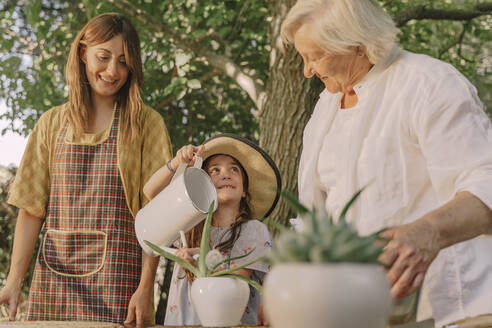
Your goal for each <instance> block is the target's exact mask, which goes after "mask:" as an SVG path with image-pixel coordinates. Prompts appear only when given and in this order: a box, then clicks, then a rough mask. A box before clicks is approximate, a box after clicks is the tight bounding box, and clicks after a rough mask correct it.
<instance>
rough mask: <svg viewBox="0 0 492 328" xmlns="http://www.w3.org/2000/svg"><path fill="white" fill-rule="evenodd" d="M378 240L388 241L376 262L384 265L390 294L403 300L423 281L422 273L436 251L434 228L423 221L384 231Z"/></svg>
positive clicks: (436, 238) (436, 235)
mask: <svg viewBox="0 0 492 328" xmlns="http://www.w3.org/2000/svg"><path fill="white" fill-rule="evenodd" d="M381 237H384V238H388V239H390V241H389V242H388V244H387V245H386V247H385V250H384V252H383V254H381V256H380V257H379V260H380V261H381V262H382V263H383V264H385V265H387V266H388V267H387V269H386V276H387V278H388V280H389V281H390V283H391V285H392V287H391V295H392V296H393V297H394V298H404V297H406V296H408V295H410V294H411V293H413V292H415V291H416V290H417V289H418V288H419V287H420V285H421V284H422V282H423V280H424V276H425V273H426V272H427V269H428V268H429V266H430V264H431V263H432V261H433V260H434V259H435V258H436V256H437V254H438V253H439V250H440V239H439V233H438V231H437V229H436V228H435V227H434V226H433V225H432V224H430V223H429V222H427V221H426V220H423V219H419V220H417V221H415V222H412V223H409V224H405V225H402V226H399V227H395V228H391V229H388V230H386V231H384V232H382V233H381Z"/></svg>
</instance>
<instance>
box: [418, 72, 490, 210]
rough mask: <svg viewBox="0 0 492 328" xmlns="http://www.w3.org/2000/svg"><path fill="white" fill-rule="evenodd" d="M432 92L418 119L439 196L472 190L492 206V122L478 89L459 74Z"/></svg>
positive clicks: (430, 170) (419, 134)
mask: <svg viewBox="0 0 492 328" xmlns="http://www.w3.org/2000/svg"><path fill="white" fill-rule="evenodd" d="M427 92H428V93H427V101H424V102H423V105H422V106H421V107H420V108H418V109H417V110H416V112H415V113H416V114H417V115H416V116H415V117H414V120H413V121H414V124H415V126H416V132H417V136H418V142H419V144H420V146H421V149H422V152H423V155H424V157H425V159H426V162H427V168H428V171H429V175H430V177H431V182H432V185H433V188H434V190H435V191H436V192H437V194H438V195H439V200H440V201H441V202H445V201H448V200H450V199H452V198H453V197H454V195H455V194H456V193H457V192H460V191H468V192H470V193H472V194H473V195H475V196H476V197H478V198H479V199H480V200H481V201H482V202H484V203H485V204H486V205H487V206H488V207H489V208H491V209H492V125H491V123H490V120H489V118H488V116H487V115H486V114H485V112H484V110H483V105H482V104H481V102H480V100H479V98H478V96H477V93H476V90H475V88H474V87H473V86H472V85H471V84H470V83H469V82H468V81H466V80H465V79H464V78H463V77H462V76H460V75H458V74H457V73H456V74H449V76H448V77H447V78H445V79H442V80H441V82H440V83H438V84H437V85H435V86H434V87H433V88H430V89H428V90H427Z"/></svg>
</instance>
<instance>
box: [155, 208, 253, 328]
mask: <svg viewBox="0 0 492 328" xmlns="http://www.w3.org/2000/svg"><path fill="white" fill-rule="evenodd" d="M213 208H214V202H212V204H211V205H210V208H209V211H208V216H207V219H206V220H205V224H204V227H203V233H202V239H201V242H200V255H199V257H198V260H197V262H198V268H197V267H195V266H193V265H192V264H190V263H188V262H186V261H185V260H183V259H182V258H180V257H177V256H176V255H174V254H172V253H170V252H168V251H166V250H164V249H162V248H160V247H158V246H156V245H154V244H152V243H151V242H149V241H147V240H146V241H145V243H146V244H147V245H148V246H149V247H150V248H152V249H153V250H154V251H155V252H157V253H158V254H160V255H162V256H164V257H165V258H167V259H169V260H172V261H175V262H177V263H178V264H180V265H181V266H182V267H184V268H185V269H187V270H189V271H190V272H191V273H192V274H193V275H194V276H195V277H196V279H195V280H194V281H193V283H192V286H191V301H192V303H193V307H194V308H195V311H196V313H197V315H198V318H199V319H200V322H201V323H202V325H203V326H207V327H225V326H237V325H238V324H239V322H240V320H241V317H242V315H243V313H244V310H245V309H246V305H247V303H248V299H249V287H248V284H250V285H251V286H253V287H254V288H256V289H258V290H261V285H260V284H258V283H257V282H255V281H253V280H251V279H249V278H247V277H245V276H241V275H239V274H235V273H234V272H236V271H237V270H239V269H243V268H245V267H247V266H249V265H251V264H252V263H254V262H256V261H258V260H260V258H257V259H255V260H252V261H249V262H247V263H245V264H243V265H240V266H237V267H232V268H229V269H220V268H221V266H222V265H224V264H226V263H227V262H229V263H230V262H232V261H234V260H237V259H241V258H244V257H246V256H248V255H250V254H251V253H252V252H253V251H254V249H252V250H250V251H249V252H247V253H245V254H244V255H242V256H238V257H234V258H225V257H224V256H223V255H222V254H221V253H220V251H218V250H215V249H214V250H210V246H209V235H210V226H211V224H212V212H213Z"/></svg>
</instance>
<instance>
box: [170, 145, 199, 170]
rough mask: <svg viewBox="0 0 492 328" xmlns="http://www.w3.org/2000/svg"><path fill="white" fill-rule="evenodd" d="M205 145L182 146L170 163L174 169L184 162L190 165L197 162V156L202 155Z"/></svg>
mask: <svg viewBox="0 0 492 328" xmlns="http://www.w3.org/2000/svg"><path fill="white" fill-rule="evenodd" d="M204 149H205V146H203V145H202V146H193V145H186V146H183V147H181V149H180V150H178V152H177V153H176V156H175V157H174V158H173V159H172V160H171V163H169V165H170V166H171V168H172V169H173V170H175V171H176V170H177V169H178V167H179V165H180V164H182V163H186V164H187V165H188V166H190V165H193V164H195V157H196V156H201V155H202V153H203V151H204Z"/></svg>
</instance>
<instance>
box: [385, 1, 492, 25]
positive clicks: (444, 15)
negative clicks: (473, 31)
mask: <svg viewBox="0 0 492 328" xmlns="http://www.w3.org/2000/svg"><path fill="white" fill-rule="evenodd" d="M490 14H492V2H486V3H481V4H477V5H476V6H475V7H473V8H470V9H434V8H428V7H427V6H426V5H420V6H415V7H411V8H409V9H408V10H406V11H405V12H403V13H401V14H399V15H398V16H396V17H395V18H394V20H395V22H396V25H397V26H398V27H400V26H403V25H405V24H406V23H408V22H409V21H410V20H412V19H416V20H423V19H434V20H458V21H466V20H471V19H473V18H476V17H479V16H484V15H490Z"/></svg>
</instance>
